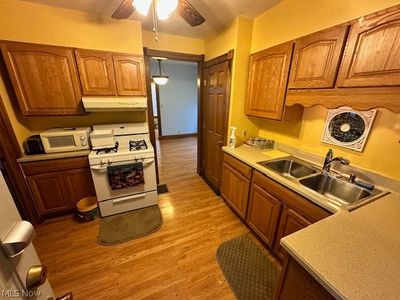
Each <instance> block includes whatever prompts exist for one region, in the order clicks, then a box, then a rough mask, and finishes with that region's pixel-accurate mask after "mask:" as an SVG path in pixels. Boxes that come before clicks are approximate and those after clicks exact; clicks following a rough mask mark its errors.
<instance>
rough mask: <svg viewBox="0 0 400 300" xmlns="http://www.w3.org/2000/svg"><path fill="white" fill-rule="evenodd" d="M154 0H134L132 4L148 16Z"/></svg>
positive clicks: (139, 11)
mask: <svg viewBox="0 0 400 300" xmlns="http://www.w3.org/2000/svg"><path fill="white" fill-rule="evenodd" d="M151 2H152V0H133V1H132V5H133V6H134V7H135V9H136V10H137V11H138V13H140V14H141V15H143V16H147V14H148V13H149V10H150V6H151Z"/></svg>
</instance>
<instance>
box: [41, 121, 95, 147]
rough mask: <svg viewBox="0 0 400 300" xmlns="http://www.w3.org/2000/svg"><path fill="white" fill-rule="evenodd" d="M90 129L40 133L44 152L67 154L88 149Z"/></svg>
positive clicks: (81, 128) (59, 129) (54, 130)
mask: <svg viewBox="0 0 400 300" xmlns="http://www.w3.org/2000/svg"><path fill="white" fill-rule="evenodd" d="M89 135H90V127H76V128H54V129H49V130H46V131H43V132H42V133H40V139H41V140H42V143H43V148H44V152H46V153H56V152H69V151H79V150H85V149H90V144H89V142H90V141H89Z"/></svg>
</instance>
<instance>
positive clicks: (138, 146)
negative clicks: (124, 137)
mask: <svg viewBox="0 0 400 300" xmlns="http://www.w3.org/2000/svg"><path fill="white" fill-rule="evenodd" d="M146 149H147V144H146V141H145V140H136V141H129V151H139V150H146Z"/></svg>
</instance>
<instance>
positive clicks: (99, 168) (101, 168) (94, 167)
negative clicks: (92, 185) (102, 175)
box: [90, 166, 107, 171]
mask: <svg viewBox="0 0 400 300" xmlns="http://www.w3.org/2000/svg"><path fill="white" fill-rule="evenodd" d="M90 168H91V169H92V170H97V171H105V170H107V166H105V167H96V166H91V167H90Z"/></svg>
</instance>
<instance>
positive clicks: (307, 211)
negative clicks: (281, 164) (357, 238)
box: [253, 171, 331, 222]
mask: <svg viewBox="0 0 400 300" xmlns="http://www.w3.org/2000/svg"><path fill="white" fill-rule="evenodd" d="M253 183H255V184H257V185H258V186H260V187H262V188H263V189H265V190H266V191H267V192H268V193H270V194H272V195H274V196H275V197H277V198H278V199H280V200H282V201H283V202H285V203H286V204H287V205H289V206H290V207H293V208H294V209H296V210H297V211H299V212H300V213H302V214H303V215H305V216H306V217H307V218H308V219H309V220H310V221H312V222H316V221H319V220H321V219H324V218H326V217H328V216H330V215H331V213H330V212H328V211H326V210H324V209H323V208H321V207H319V206H317V205H316V204H313V203H312V202H310V201H309V200H307V199H306V198H304V197H302V196H300V195H299V194H297V193H295V192H293V191H292V190H290V189H288V188H287V187H285V186H283V185H281V184H280V183H277V182H276V181H274V180H272V179H270V178H268V177H267V176H265V175H264V174H262V173H260V172H258V171H254V174H253Z"/></svg>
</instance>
